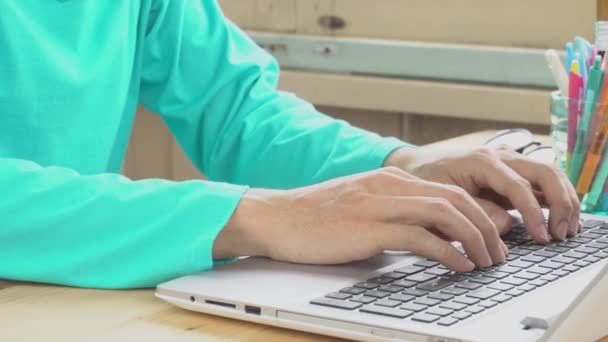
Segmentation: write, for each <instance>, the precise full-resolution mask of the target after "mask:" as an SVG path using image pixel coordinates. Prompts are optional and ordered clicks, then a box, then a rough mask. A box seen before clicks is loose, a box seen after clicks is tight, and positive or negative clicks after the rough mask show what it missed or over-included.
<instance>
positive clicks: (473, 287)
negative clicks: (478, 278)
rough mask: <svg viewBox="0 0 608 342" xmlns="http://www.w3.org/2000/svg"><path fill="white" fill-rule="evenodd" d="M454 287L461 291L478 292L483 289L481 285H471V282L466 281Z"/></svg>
mask: <svg viewBox="0 0 608 342" xmlns="http://www.w3.org/2000/svg"><path fill="white" fill-rule="evenodd" d="M454 286H456V287H459V288H461V289H467V290H476V289H478V288H480V287H481V284H476V283H471V282H470V281H464V282H462V283H458V284H456V285H454Z"/></svg>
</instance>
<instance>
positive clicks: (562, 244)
mask: <svg viewBox="0 0 608 342" xmlns="http://www.w3.org/2000/svg"><path fill="white" fill-rule="evenodd" d="M580 245H581V244H580V243H578V242H574V241H562V242H560V243H558V244H557V246H560V247H566V248H576V247H578V246H580Z"/></svg>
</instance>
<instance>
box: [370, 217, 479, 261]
mask: <svg viewBox="0 0 608 342" xmlns="http://www.w3.org/2000/svg"><path fill="white" fill-rule="evenodd" d="M378 231H381V232H383V233H382V234H381V236H380V237H379V238H380V239H381V241H382V244H383V246H382V248H384V249H387V250H407V251H410V252H412V253H414V254H417V255H420V256H424V257H429V258H432V259H435V260H437V261H439V262H440V263H442V264H443V265H445V266H446V267H447V268H449V269H450V270H452V271H455V272H470V271H472V270H473V269H474V268H475V264H473V262H471V260H469V259H468V258H467V257H466V256H464V255H463V254H462V253H460V252H459V251H458V249H456V247H454V246H453V245H452V244H451V243H449V242H447V241H445V240H442V239H440V238H438V237H437V236H435V235H433V234H432V233H430V232H429V231H427V230H426V229H425V228H423V227H421V226H412V225H405V226H404V225H395V224H389V225H387V226H386V229H379V230H378ZM386 231H388V232H389V233H386V234H385V233H384V232H386Z"/></svg>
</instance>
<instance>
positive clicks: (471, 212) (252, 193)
mask: <svg viewBox="0 0 608 342" xmlns="http://www.w3.org/2000/svg"><path fill="white" fill-rule="evenodd" d="M451 241H459V242H461V243H462V245H463V247H464V250H465V252H466V255H463V254H462V253H460V252H459V251H458V250H457V249H456V248H455V247H454V246H453V245H452V244H450V242H451ZM384 250H397V251H411V252H413V253H415V254H417V255H421V256H426V257H430V258H433V259H436V260H438V261H439V262H441V263H442V264H444V265H446V266H447V267H448V268H450V269H451V270H453V271H458V272H467V271H471V270H472V269H473V268H474V267H475V266H478V267H488V266H490V265H492V264H494V263H499V262H503V261H505V258H506V256H507V254H508V250H507V247H506V246H505V245H504V243H503V242H502V240H501V239H500V236H499V233H498V230H497V228H496V227H495V225H494V223H493V222H492V220H491V219H490V218H489V217H488V216H487V214H486V213H485V212H484V211H483V210H482V209H481V207H480V206H479V205H478V204H477V202H475V200H474V199H473V198H472V197H471V196H470V195H469V194H468V193H467V192H466V191H464V190H463V189H461V188H459V187H456V186H452V185H442V184H439V183H433V182H428V181H424V180H421V179H419V178H416V177H414V176H412V175H409V174H408V173H406V172H404V171H403V170H401V169H399V168H392V167H390V168H383V169H379V170H375V171H370V172H366V173H362V174H357V175H352V176H346V177H342V178H337V179H333V180H330V181H327V182H324V183H320V184H316V185H312V186H307V187H302V188H297V189H292V190H266V189H251V190H249V191H247V192H246V193H245V194H244V196H243V198H242V199H241V202H240V204H239V206H238V207H237V209H236V211H235V212H234V214H233V216H232V218H231V219H230V221H229V222H228V224H227V225H226V227H224V229H223V230H222V232H221V233H220V234H219V235H218V237H217V239H216V241H215V243H214V247H213V256H214V258H215V259H221V258H229V257H235V256H242V255H252V256H265V257H269V258H272V259H275V260H281V261H288V262H295V263H306V264H339V263H346V262H351V261H355V260H362V259H366V258H369V257H371V256H374V255H376V254H379V253H381V252H382V251H384Z"/></svg>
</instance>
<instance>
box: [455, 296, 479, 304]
mask: <svg viewBox="0 0 608 342" xmlns="http://www.w3.org/2000/svg"><path fill="white" fill-rule="evenodd" d="M454 302H456V303H460V304H467V305H473V304H477V303H479V299H477V298H471V297H458V298H455V299H454Z"/></svg>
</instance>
